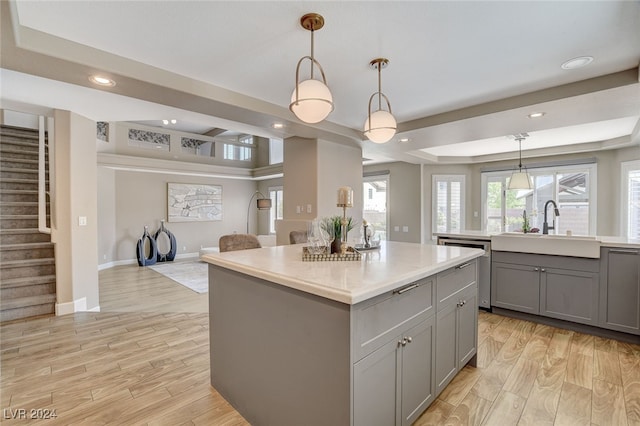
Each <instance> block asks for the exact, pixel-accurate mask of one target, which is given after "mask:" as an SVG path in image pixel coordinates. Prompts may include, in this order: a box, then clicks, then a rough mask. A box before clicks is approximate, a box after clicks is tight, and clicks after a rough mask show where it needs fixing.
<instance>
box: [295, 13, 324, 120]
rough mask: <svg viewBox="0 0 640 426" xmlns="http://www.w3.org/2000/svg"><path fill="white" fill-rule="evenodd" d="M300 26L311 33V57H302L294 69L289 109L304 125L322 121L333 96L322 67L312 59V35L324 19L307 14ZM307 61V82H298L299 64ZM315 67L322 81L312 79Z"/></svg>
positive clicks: (317, 15)
mask: <svg viewBox="0 0 640 426" xmlns="http://www.w3.org/2000/svg"><path fill="white" fill-rule="evenodd" d="M300 25H302V28H304V29H305V30H308V31H311V56H303V57H302V58H300V60H299V61H298V66H297V67H296V87H295V89H294V90H293V94H292V95H291V104H290V105H289V109H290V110H291V112H293V113H294V114H295V115H296V117H298V118H299V119H300V120H302V121H304V122H305V123H318V122H320V121H322V120H324V119H325V118H326V117H327V116H328V115H329V113H330V112H331V111H333V96H332V95H331V91H330V90H329V87H327V79H326V78H325V76H324V70H323V69H322V66H321V65H320V63H319V62H318V61H316V59H315V58H314V57H313V33H314V31H316V30H319V29H320V28H322V27H323V26H324V18H323V17H322V16H321V15H319V14H317V13H307V14H306V15H304V16H303V17H302V18H300ZM305 59H308V60H309V61H310V62H311V76H310V78H309V79H308V80H305V81H303V82H300V64H302V61H304V60H305ZM315 66H317V67H318V69H319V70H320V74H321V76H322V81H320V80H316V79H314V78H313V70H314V67H315Z"/></svg>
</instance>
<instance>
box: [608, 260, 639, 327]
mask: <svg viewBox="0 0 640 426" xmlns="http://www.w3.org/2000/svg"><path fill="white" fill-rule="evenodd" d="M601 262H602V266H601V274H602V286H601V289H600V291H601V293H600V324H601V325H602V326H603V327H606V328H610V329H613V330H618V331H624V332H627V333H633V334H640V250H638V249H613V248H607V249H603V250H602V256H601Z"/></svg>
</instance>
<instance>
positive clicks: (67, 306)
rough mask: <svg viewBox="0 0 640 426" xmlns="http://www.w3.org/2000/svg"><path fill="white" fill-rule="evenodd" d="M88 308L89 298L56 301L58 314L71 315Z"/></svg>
mask: <svg viewBox="0 0 640 426" xmlns="http://www.w3.org/2000/svg"><path fill="white" fill-rule="evenodd" d="M86 310H87V298H86V297H83V298H82V299H77V300H74V301H72V302H65V303H56V316H62V315H69V314H73V313H76V312H83V311H86Z"/></svg>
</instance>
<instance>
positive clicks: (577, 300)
mask: <svg viewBox="0 0 640 426" xmlns="http://www.w3.org/2000/svg"><path fill="white" fill-rule="evenodd" d="M598 287H599V275H598V274H597V273H593V272H583V271H571V270H567V269H557V268H545V267H541V268H540V314H541V315H545V316H548V317H552V318H559V319H563V320H567V321H573V322H578V323H582V324H592V325H596V324H597V322H598Z"/></svg>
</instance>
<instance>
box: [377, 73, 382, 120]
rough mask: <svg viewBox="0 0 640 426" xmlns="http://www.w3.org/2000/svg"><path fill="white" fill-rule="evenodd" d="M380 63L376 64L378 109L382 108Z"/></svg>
mask: <svg viewBox="0 0 640 426" xmlns="http://www.w3.org/2000/svg"><path fill="white" fill-rule="evenodd" d="M381 65H382V63H379V64H378V66H377V67H378V111H379V110H381V109H382V71H381V69H382V66H381Z"/></svg>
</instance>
